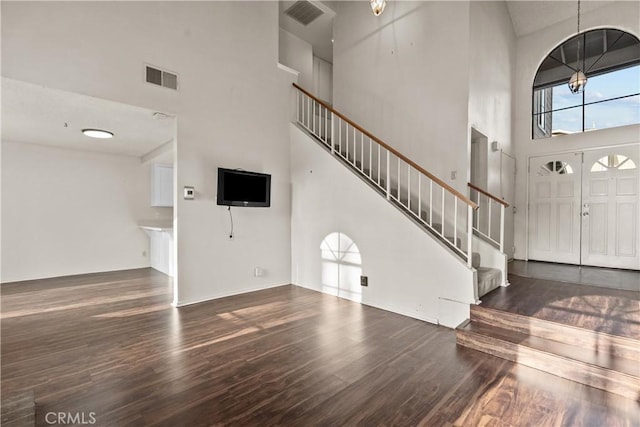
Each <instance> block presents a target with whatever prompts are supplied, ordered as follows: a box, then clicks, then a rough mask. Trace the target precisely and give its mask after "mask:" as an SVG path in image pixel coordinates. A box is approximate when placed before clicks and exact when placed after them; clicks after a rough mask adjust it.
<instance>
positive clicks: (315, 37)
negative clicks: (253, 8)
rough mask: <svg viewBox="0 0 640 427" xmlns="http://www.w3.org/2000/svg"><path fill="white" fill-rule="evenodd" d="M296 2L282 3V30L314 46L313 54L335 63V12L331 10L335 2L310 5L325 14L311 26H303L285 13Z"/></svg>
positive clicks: (315, 2)
mask: <svg viewBox="0 0 640 427" xmlns="http://www.w3.org/2000/svg"><path fill="white" fill-rule="evenodd" d="M294 3H295V1H280V2H279V4H280V28H282V29H283V30H285V31H288V32H290V33H291V34H294V35H296V36H298V37H299V38H301V39H302V40H304V41H306V42H307V43H310V44H311V45H312V46H313V54H314V55H316V56H317V57H319V58H322V59H324V60H325V61H328V62H333V44H332V42H331V39H332V38H333V18H334V17H335V16H336V13H335V11H334V10H333V9H332V8H331V6H332V3H333V2H329V1H325V2H319V1H313V0H311V1H310V3H311V4H313V5H314V6H316V7H317V8H319V9H320V10H322V11H323V12H324V13H323V14H322V15H320V17H318V18H317V19H315V20H314V21H313V22H311V23H310V24H309V25H302V24H301V23H299V22H297V21H296V20H294V19H292V18H291V17H289V16H287V15H286V14H285V13H284V11H286V10H287V9H288V8H289V7H291V6H292V5H293V4H294Z"/></svg>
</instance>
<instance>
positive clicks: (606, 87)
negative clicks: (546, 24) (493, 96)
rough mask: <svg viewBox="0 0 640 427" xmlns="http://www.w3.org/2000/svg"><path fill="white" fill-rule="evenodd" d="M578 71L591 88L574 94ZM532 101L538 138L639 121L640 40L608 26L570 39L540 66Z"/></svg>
mask: <svg viewBox="0 0 640 427" xmlns="http://www.w3.org/2000/svg"><path fill="white" fill-rule="evenodd" d="M578 58H579V61H578ZM578 69H580V70H582V71H584V73H585V74H586V76H587V85H586V86H585V88H584V91H583V92H581V93H577V94H574V93H571V91H570V90H569V86H568V83H569V78H570V77H571V75H572V74H573V73H574V72H575V71H576V70H578ZM532 101H533V118H532V137H533V138H534V139H537V138H547V137H550V136H556V135H564V134H570V133H576V132H587V131H591V130H595V129H606V128H612V127H617V126H625V125H630V124H636V123H640V40H638V38H637V37H635V36H633V35H632V34H629V33H626V32H624V31H620V30H614V29H608V28H607V29H598V30H591V31H587V32H584V33H581V34H578V35H576V36H575V37H573V38H571V39H569V40H567V41H565V42H564V43H562V44H561V45H559V46H558V47H556V48H555V49H554V50H553V51H552V52H551V53H550V54H549V56H547V57H546V58H545V60H544V61H543V62H542V64H540V67H539V68H538V72H537V73H536V77H535V80H534V82H533V100H532Z"/></svg>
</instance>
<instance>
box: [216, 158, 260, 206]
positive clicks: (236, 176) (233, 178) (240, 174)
mask: <svg viewBox="0 0 640 427" xmlns="http://www.w3.org/2000/svg"><path fill="white" fill-rule="evenodd" d="M217 202H218V205H222V206H246V207H259V208H268V207H269V206H271V175H267V174H264V173H257V172H247V171H243V170H234V169H224V168H218V197H217Z"/></svg>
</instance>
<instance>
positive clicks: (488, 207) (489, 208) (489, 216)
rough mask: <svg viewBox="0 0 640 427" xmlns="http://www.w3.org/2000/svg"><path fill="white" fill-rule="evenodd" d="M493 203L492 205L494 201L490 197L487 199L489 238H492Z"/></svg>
mask: <svg viewBox="0 0 640 427" xmlns="http://www.w3.org/2000/svg"><path fill="white" fill-rule="evenodd" d="M491 203H492V200H491V199H490V198H489V197H487V205H488V206H487V211H488V215H487V217H488V218H489V219H488V220H487V236H489V238H491Z"/></svg>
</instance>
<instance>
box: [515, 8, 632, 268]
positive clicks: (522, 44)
mask: <svg viewBox="0 0 640 427" xmlns="http://www.w3.org/2000/svg"><path fill="white" fill-rule="evenodd" d="M638 16H640V3H638V2H612V3H611V4H608V5H606V6H603V7H601V8H598V9H596V10H594V11H590V12H588V13H584V14H582V15H581V25H580V27H581V29H582V30H583V31H586V30H589V29H594V28H602V27H609V28H618V29H621V30H624V31H627V32H629V33H631V34H634V35H635V36H636V37H638V36H640V21H639V20H638ZM575 29H576V27H575V19H574V18H571V19H568V20H566V21H563V22H560V23H557V24H554V25H552V26H550V27H547V28H545V29H543V30H540V31H538V32H535V33H532V34H529V35H526V36H523V37H520V38H519V39H518V40H517V45H516V52H517V58H516V76H517V79H516V81H515V87H514V103H515V108H514V142H515V149H516V156H517V157H516V165H517V174H516V203H515V204H516V206H517V208H518V213H517V214H516V215H515V230H516V233H515V246H516V252H515V257H516V258H518V259H525V258H526V249H527V244H528V243H527V222H526V217H527V216H526V212H527V185H528V184H527V175H528V172H527V165H528V159H529V157H532V156H540V155H544V154H552V153H560V152H569V151H579V150H585V149H589V148H597V147H603V146H611V145H618V144H628V143H633V142H638V141H640V126H639V125H632V126H625V127H619V128H612V129H603V130H598V131H593V132H587V133H579V134H573V135H563V136H558V137H553V138H545V139H536V140H532V139H531V114H532V111H531V104H532V103H531V97H532V85H533V79H534V77H535V74H536V71H537V69H538V66H539V65H540V63H541V62H542V61H543V60H544V58H546V56H547V55H548V54H549V52H551V51H552V50H553V49H554V48H555V47H556V46H557V45H559V44H560V43H562V42H563V41H565V40H566V39H568V38H570V37H572V36H574V35H575ZM567 78H568V76H567ZM587 84H588V83H587Z"/></svg>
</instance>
